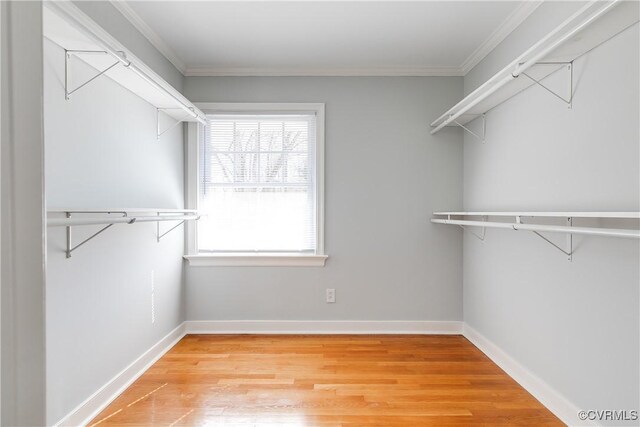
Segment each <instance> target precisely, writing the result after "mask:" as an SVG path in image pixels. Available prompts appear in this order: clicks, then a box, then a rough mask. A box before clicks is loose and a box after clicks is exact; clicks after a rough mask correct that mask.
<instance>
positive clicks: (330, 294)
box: [327, 289, 336, 303]
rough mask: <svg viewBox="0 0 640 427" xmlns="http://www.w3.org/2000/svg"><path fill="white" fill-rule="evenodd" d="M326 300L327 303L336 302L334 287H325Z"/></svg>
mask: <svg viewBox="0 0 640 427" xmlns="http://www.w3.org/2000/svg"><path fill="white" fill-rule="evenodd" d="M327 302H328V303H333V302H336V290H335V289H327Z"/></svg>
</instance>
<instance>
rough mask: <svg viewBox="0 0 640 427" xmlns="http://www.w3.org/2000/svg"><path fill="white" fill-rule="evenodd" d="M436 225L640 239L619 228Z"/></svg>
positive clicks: (445, 221) (447, 221)
mask: <svg viewBox="0 0 640 427" xmlns="http://www.w3.org/2000/svg"><path fill="white" fill-rule="evenodd" d="M431 222H433V223H436V224H451V225H463V226H469V227H487V228H506V229H510V230H516V231H517V230H525V231H548V232H551V233H567V234H584V235H591V236H610V237H623V238H629V239H640V230H626V229H619V228H590V227H567V226H562V225H539V224H522V223H511V222H490V221H464V220H457V219H432V220H431Z"/></svg>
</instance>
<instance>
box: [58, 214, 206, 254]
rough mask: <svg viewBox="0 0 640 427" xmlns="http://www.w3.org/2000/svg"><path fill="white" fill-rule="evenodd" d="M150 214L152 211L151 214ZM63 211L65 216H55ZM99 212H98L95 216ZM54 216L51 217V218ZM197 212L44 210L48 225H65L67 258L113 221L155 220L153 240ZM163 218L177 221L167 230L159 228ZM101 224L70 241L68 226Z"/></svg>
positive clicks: (192, 216)
mask: <svg viewBox="0 0 640 427" xmlns="http://www.w3.org/2000/svg"><path fill="white" fill-rule="evenodd" d="M150 214H151V215H150ZM59 215H64V217H56V216H59ZM96 215H100V216H96ZM50 216H53V218H50ZM198 219H200V214H199V213H198V212H197V211H196V210H193V209H149V208H133V209H132V208H127V209H101V210H97V209H60V210H57V209H56V210H50V211H47V226H49V227H66V233H67V248H66V251H65V252H66V255H67V258H71V253H72V252H73V251H75V250H76V249H78V248H79V247H80V246H82V245H84V244H85V243H87V242H88V241H90V240H91V239H93V238H95V237H96V236H98V235H99V234H101V233H102V232H104V231H105V230H107V229H108V228H110V227H112V226H114V225H116V224H135V223H140V222H155V223H156V240H157V241H158V242H160V240H161V239H162V238H163V237H164V236H166V235H167V234H168V233H170V232H171V231H173V230H175V229H176V228H178V227H179V226H181V225H182V224H184V223H185V221H197V220H198ZM165 221H174V222H175V221H178V223H177V224H175V225H173V226H172V227H171V228H169V229H168V230H166V231H164V232H161V231H160V223H161V222H165ZM90 225H103V226H104V227H102V228H100V229H99V230H98V231H97V232H95V233H93V234H92V235H90V236H89V237H88V238H86V239H84V240H83V241H82V242H80V243H78V244H76V245H73V244H72V234H71V229H72V227H74V226H90Z"/></svg>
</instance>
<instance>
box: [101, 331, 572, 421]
mask: <svg viewBox="0 0 640 427" xmlns="http://www.w3.org/2000/svg"><path fill="white" fill-rule="evenodd" d="M91 424H93V425H98V426H101V427H102V426H143V425H150V426H151V425H164V426H200V425H207V426H218V425H220V426H235V425H238V426H247V425H259V426H297V427H311V426H318V427H325V426H339V427H354V426H359V427H363V426H372V427H373V426H391V427H393V426H411V427H413V426H439V427H448V426H511V425H518V426H560V425H563V424H562V423H561V422H560V420H558V419H557V418H556V417H555V416H554V415H553V414H551V412H549V411H548V410H547V409H546V408H545V407H543V406H542V405H541V404H540V403H539V402H538V401H537V400H536V399H534V398H533V397H532V396H531V395H530V394H529V393H527V392H526V391H525V390H524V389H523V388H522V387H521V386H520V385H519V384H517V383H516V382H515V381H514V380H513V379H511V378H510V377H509V376H508V375H506V374H505V373H504V372H503V371H502V370H501V369H500V368H499V367H498V366H496V365H495V364H494V363H493V362H491V360H489V359H488V358H487V357H486V356H485V355H484V354H483V353H482V352H481V351H479V350H478V349H477V348H476V347H474V346H473V345H472V344H471V343H470V342H469V341H467V340H466V339H465V338H463V337H461V336H440V335H438V336H436V335H434V336H429V335H426V336H425V335H416V336H413V335H376V336H371V335H365V336H362V335H353V336H348V335H338V336H332V335H188V336H186V337H185V338H183V339H182V340H181V341H180V342H179V343H178V344H176V345H175V346H174V347H173V348H172V349H171V350H170V351H169V352H168V353H167V354H166V355H164V356H163V357H162V358H161V359H160V360H158V361H157V362H156V363H155V364H154V365H153V366H152V367H151V368H150V369H149V370H148V371H147V372H145V373H144V374H143V375H142V376H141V377H140V378H139V379H138V380H137V381H136V382H135V383H134V384H132V385H131V387H129V388H128V389H127V390H125V392H124V393H123V394H122V395H121V396H119V397H118V398H117V399H116V400H114V402H112V403H111V405H109V407H107V408H106V409H105V410H104V411H102V412H101V413H100V414H99V415H98V416H97V417H96V418H95V419H94V420H93V421H92V423H91Z"/></svg>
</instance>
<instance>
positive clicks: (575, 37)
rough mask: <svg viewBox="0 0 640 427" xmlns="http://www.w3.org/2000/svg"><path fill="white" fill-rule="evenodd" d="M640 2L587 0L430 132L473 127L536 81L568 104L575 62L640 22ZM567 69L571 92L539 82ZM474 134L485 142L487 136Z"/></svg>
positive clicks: (570, 98)
mask: <svg viewBox="0 0 640 427" xmlns="http://www.w3.org/2000/svg"><path fill="white" fill-rule="evenodd" d="M639 4H640V3H639V2H636V1H620V0H614V1H612V2H604V1H591V2H589V3H588V4H586V5H585V6H584V7H582V8H581V9H580V10H579V11H577V12H576V13H575V14H573V15H572V16H571V17H569V18H568V19H567V20H565V21H564V22H563V23H562V24H560V25H559V26H558V27H557V28H555V29H554V30H553V31H551V32H550V33H549V34H547V35H546V36H545V37H543V38H542V39H541V40H540V41H538V42H537V43H536V44H534V45H533V46H532V47H531V48H529V49H528V50H527V51H525V52H524V53H523V54H522V55H520V56H518V57H517V58H516V59H515V60H513V61H512V62H511V63H510V64H509V65H507V66H506V67H505V68H503V69H502V70H500V71H499V72H498V73H496V74H495V75H494V76H493V77H491V78H490V79H489V80H487V81H486V82H485V83H484V84H483V85H481V86H480V87H478V88H477V89H476V90H474V91H473V92H471V93H470V94H469V95H467V96H466V97H465V98H464V99H462V100H461V101H460V102H458V103H457V104H456V105H455V106H453V107H452V108H450V109H449V110H447V111H446V112H445V113H444V114H442V115H441V116H440V117H438V118H437V119H436V120H434V121H433V123H431V126H432V127H433V129H432V130H431V134H435V133H436V132H439V131H440V130H442V129H443V128H444V127H445V126H460V127H463V128H464V129H465V130H467V131H469V129H467V128H466V127H465V126H464V125H465V124H466V123H468V122H470V121H472V120H474V119H476V118H478V117H483V118H484V114H485V113H487V112H488V111H489V110H491V109H493V108H494V107H496V106H497V105H499V104H501V103H503V102H505V101H506V100H508V99H509V98H511V97H513V96H515V95H516V94H518V93H520V92H522V91H523V90H525V89H527V88H528V87H530V86H532V85H534V84H539V85H541V86H542V87H543V88H544V89H546V90H547V91H549V92H551V93H553V94H554V95H555V96H556V97H558V98H561V99H562V100H563V101H564V102H565V103H567V104H568V105H569V107H570V106H571V102H572V97H573V95H572V92H573V87H572V84H573V82H572V75H573V74H572V73H573V66H572V63H573V61H574V60H575V59H577V58H579V57H580V56H582V55H584V54H586V53H588V52H589V51H591V50H592V49H594V48H596V47H597V46H599V45H600V44H602V43H604V42H605V41H607V40H609V39H611V38H612V37H614V36H615V35H616V34H619V33H620V32H622V31H624V30H625V29H627V28H629V27H630V26H632V25H633V24H635V23H637V22H638V21H639V20H640V18H639ZM563 68H564V69H566V70H567V71H568V77H569V81H568V84H567V94H558V93H555V92H554V91H552V90H550V89H549V88H547V87H546V86H544V85H543V84H541V82H540V81H541V80H543V79H544V78H545V77H547V76H549V75H551V74H553V73H555V72H556V71H559V70H560V69H563ZM469 132H471V131H469ZM471 133H472V134H474V135H475V136H476V137H478V138H480V139H483V140H484V135H482V136H480V135H477V134H475V133H474V132H471Z"/></svg>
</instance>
